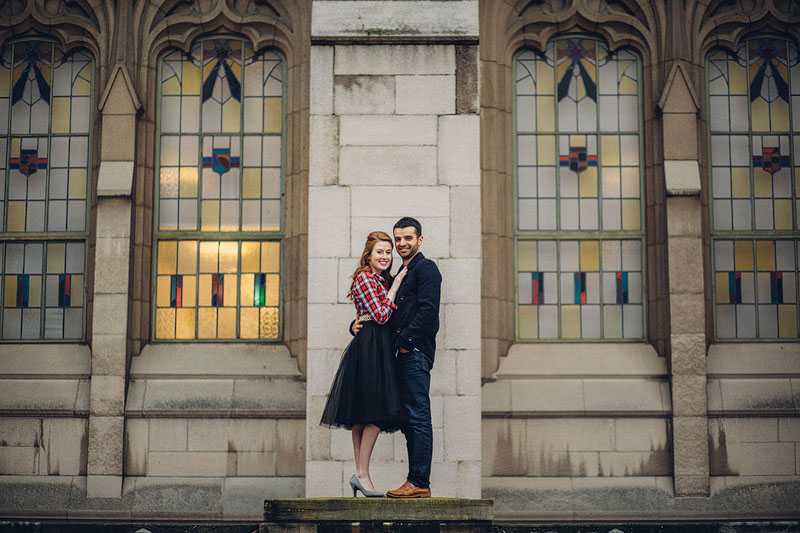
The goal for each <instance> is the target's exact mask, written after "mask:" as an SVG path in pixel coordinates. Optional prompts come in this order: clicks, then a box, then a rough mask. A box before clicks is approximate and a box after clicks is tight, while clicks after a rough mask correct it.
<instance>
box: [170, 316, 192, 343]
mask: <svg viewBox="0 0 800 533" xmlns="http://www.w3.org/2000/svg"><path fill="white" fill-rule="evenodd" d="M176 311H177V316H176V318H175V322H176V324H175V338H176V339H193V338H194V309H177V310H176Z"/></svg>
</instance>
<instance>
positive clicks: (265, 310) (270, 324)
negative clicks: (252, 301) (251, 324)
mask: <svg viewBox="0 0 800 533" xmlns="http://www.w3.org/2000/svg"><path fill="white" fill-rule="evenodd" d="M260 315H261V316H260V318H261V324H260V327H259V334H260V335H259V336H260V337H261V338H262V339H277V338H278V308H277V307H262V308H260Z"/></svg>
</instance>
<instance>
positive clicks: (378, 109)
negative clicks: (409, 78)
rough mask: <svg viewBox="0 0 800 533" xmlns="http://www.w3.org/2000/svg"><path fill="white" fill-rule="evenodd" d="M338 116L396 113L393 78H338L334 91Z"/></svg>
mask: <svg viewBox="0 0 800 533" xmlns="http://www.w3.org/2000/svg"><path fill="white" fill-rule="evenodd" d="M333 105H334V112H335V113H336V114H337V115H378V114H392V113H394V112H395V78H394V77H393V76H336V77H334V89H333Z"/></svg>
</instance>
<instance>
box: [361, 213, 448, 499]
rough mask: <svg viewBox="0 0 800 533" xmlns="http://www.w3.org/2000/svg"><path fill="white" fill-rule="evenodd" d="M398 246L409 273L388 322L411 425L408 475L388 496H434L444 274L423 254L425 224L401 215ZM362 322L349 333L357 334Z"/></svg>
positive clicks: (396, 235) (396, 233) (407, 426)
mask: <svg viewBox="0 0 800 533" xmlns="http://www.w3.org/2000/svg"><path fill="white" fill-rule="evenodd" d="M393 232H394V244H395V249H396V250H397V253H398V254H399V255H400V257H401V258H402V260H403V267H405V268H407V269H408V273H407V274H406V278H405V280H403V284H402V285H400V290H399V291H398V292H397V296H396V297H395V305H397V309H395V311H394V313H392V316H391V318H390V319H389V321H388V322H387V323H386V324H387V327H389V328H391V330H392V333H393V335H394V337H393V339H394V345H395V346H396V347H397V369H398V379H399V381H400V382H399V388H400V399H401V401H402V402H403V405H404V407H405V409H406V414H407V416H408V421H407V422H406V424H405V425H404V427H403V428H402V431H403V434H404V435H405V437H406V448H407V449H408V477H407V480H406V482H405V483H403V485H402V486H401V487H400V488H398V489H395V490H390V491H389V492H387V493H386V495H387V496H389V497H390V498H430V497H431V489H430V477H431V459H432V457H433V425H432V423H431V398H430V387H431V368H432V367H433V358H434V352H435V351H436V332H437V331H439V299H440V296H441V292H442V290H441V288H442V275H441V274H440V273H439V269H438V268H437V267H436V263H434V262H433V261H431V260H430V259H427V258H426V257H425V256H424V255H422V252H420V251H419V248H420V246H421V245H422V225H421V224H420V223H419V221H417V220H416V219H414V218H411V217H403V218H401V219H400V220H398V221H397V223H396V224H395V225H394V230H393ZM360 328H361V325H360V324H359V323H358V321H356V322H354V323H353V325H352V327H351V333H353V334H354V335H355V334H356V333H358V330H359V329H360Z"/></svg>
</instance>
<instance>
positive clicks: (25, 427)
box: [0, 417, 42, 447]
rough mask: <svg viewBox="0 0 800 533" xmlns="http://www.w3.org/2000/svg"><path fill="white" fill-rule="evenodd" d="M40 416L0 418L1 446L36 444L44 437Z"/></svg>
mask: <svg viewBox="0 0 800 533" xmlns="http://www.w3.org/2000/svg"><path fill="white" fill-rule="evenodd" d="M41 428H42V420H41V419H40V418H38V417H37V418H28V417H25V418H21V417H3V418H0V446H2V447H17V446H36V445H37V443H39V442H40V440H41V438H42V431H41Z"/></svg>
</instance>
